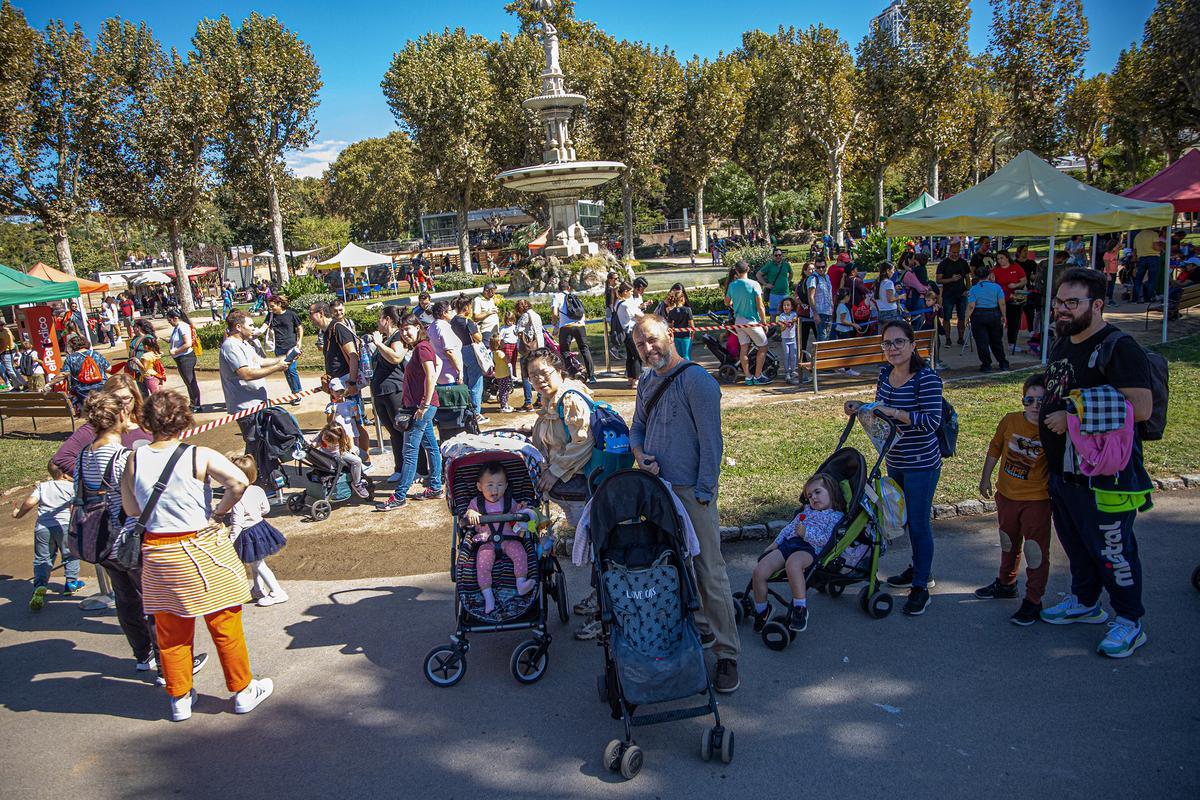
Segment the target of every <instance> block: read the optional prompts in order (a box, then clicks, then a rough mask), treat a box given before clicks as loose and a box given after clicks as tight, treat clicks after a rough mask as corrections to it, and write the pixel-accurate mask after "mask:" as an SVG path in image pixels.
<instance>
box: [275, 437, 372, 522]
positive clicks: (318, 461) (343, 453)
mask: <svg viewBox="0 0 1200 800" xmlns="http://www.w3.org/2000/svg"><path fill="white" fill-rule="evenodd" d="M303 461H304V463H305V464H307V465H308V466H309V467H310V469H309V470H308V472H307V473H306V476H307V478H308V480H309V482H310V483H309V486H308V487H307V488H306V489H305V490H304V491H303V492H297V493H295V494H293V495H292V496H291V497H289V498H288V509H289V510H291V512H292V513H293V514H299V513H301V512H302V511H304V509H305V508H306V507H308V506H309V505H310V503H311V507H312V509H311V513H312V517H313V519H315V520H317V521H320V520H323V519H328V518H329V515H330V514H332V513H333V504H334V503H340V502H342V501H344V500H349V499H350V497H351V496H352V495H354V496H357V497H359V498H360V499H362V500H370V499H371V496H372V495H373V494H374V493H375V486H374V484H373V483H372V482H371V479H370V478H368V477H365V476H364V475H363V462H362V459H360V458H359V457H358V454H357V453H355V452H354V447H353V445H352V444H351V442H350V437H349V436H347V435H346V431H345V430H344V429H343V428H342V426H340V425H338V424H337V423H336V422H332V423H330V424H328V425H326V426H325V427H324V428H322V429H321V430H320V432H319V433H318V434H317V438H316V439H314V440H313V442H312V444H310V445H307V446H305V448H304V457H303Z"/></svg>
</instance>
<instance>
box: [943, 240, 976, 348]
mask: <svg viewBox="0 0 1200 800" xmlns="http://www.w3.org/2000/svg"><path fill="white" fill-rule="evenodd" d="M961 253H962V245H960V244H959V243H958V242H951V243H950V253H949V254H948V255H947V256H946V257H945V258H943V259H942V261H941V263H940V264H938V267H937V282H938V284H939V285H940V286H941V287H942V319H943V325H942V328H943V330H945V332H946V344H947V345H949V344H950V318H951V317H952V316H953V315H954V314H958V343H959V344H962V343H963V333H964V332H965V331H966V329H967V289H969V288H971V265H970V264H968V263H967V260H966V259H965V258H963V257H962V255H961Z"/></svg>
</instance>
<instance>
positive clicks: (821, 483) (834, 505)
mask: <svg viewBox="0 0 1200 800" xmlns="http://www.w3.org/2000/svg"><path fill="white" fill-rule="evenodd" d="M800 500H801V502H803V503H805V505H804V508H803V509H802V510H801V511H800V513H799V514H797V515H796V518H795V519H793V520H792V521H791V522H790V523H788V526H787V527H786V528H784V529H783V530H782V531H780V532H779V535H778V536H776V537H775V543H774V544H772V545H771V547H770V548H768V549H767V552H766V553H764V554H763V556H762V557H761V558H760V559H759V560H758V563H757V564H756V565H755V566H754V573H753V575H752V576H751V579H750V582H751V586H752V588H753V591H754V631H755V632H756V633H761V632H762V629H763V627H764V626H766V624H767V618H768V617H769V616H770V613H771V606H770V603H769V602H767V581H768V580H769V579H770V577H771V576H772V575H774V574H775V573H776V572H778V571H779V570H781V569H783V570H786V571H787V578H788V585H789V586H790V587H791V589H792V607H791V608H790V609H788V615H787V617H788V619H787V626H788V630H790V631H794V632H796V633H799V632H800V631H803V630H805V629H806V628H808V598H807V591H808V589H807V586H806V584H805V581H804V571H805V570H806V569H808V568H809V566H811V565H812V563H813V562H814V561H816V559H817V554H818V553H820V552H821V550H822V549H823V548H824V547H825V545H826V544H828V542H829V539H830V538H831V537H832V536H833V532H834V530H835V529H836V528H837V525H838V523H839V522H841V521H842V517H844V516H845V513H846V500H845V498H844V497H843V496H842V491H841V489H840V488H838V484H837V481H835V480H834V479H833V477H832V476H830V475H827V474H825V473H824V472H818V473H817V474H816V475H813V476H812V477H811V478H809V479H808V482H807V483H805V484H804V493H803V494H802V495H801V498H800Z"/></svg>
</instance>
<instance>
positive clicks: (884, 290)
mask: <svg viewBox="0 0 1200 800" xmlns="http://www.w3.org/2000/svg"><path fill="white" fill-rule="evenodd" d="M877 292H878V293H877V294H876V295H875V307H876V308H878V309H879V310H880V311H895V310H896V308H897V306H896V303H895V301H893V302H890V303H889V302H888V299H887V297H888V292H891V294H892V296H893V297H895V296H896V284H895V283H894V282H892V280H891V279H890V278H885V279H884V280H881V281H880V282H879V286H878V288H877Z"/></svg>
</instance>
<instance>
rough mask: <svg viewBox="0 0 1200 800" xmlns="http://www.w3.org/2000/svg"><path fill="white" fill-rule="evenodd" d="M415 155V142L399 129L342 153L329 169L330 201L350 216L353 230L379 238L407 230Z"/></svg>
mask: <svg viewBox="0 0 1200 800" xmlns="http://www.w3.org/2000/svg"><path fill="white" fill-rule="evenodd" d="M413 159H414V153H413V144H412V142H411V141H410V140H409V138H408V137H407V136H406V135H405V134H404V133H402V132H400V131H392V132H391V133H389V134H388V135H387V136H385V137H383V138H381V139H363V140H362V141H361V142H355V143H354V144H352V145H350V146H349V147H347V148H346V149H345V150H343V151H342V152H341V153H339V154H338V157H337V160H336V161H334V162H333V163H332V164H330V165H329V169H328V170H326V172H325V183H326V185H327V186H328V193H329V199H328V203H327V205H328V208H329V210H330V211H331V213H333V214H335V215H339V216H345V217H348V218H349V224H350V236H352V237H353V238H355V239H359V240H366V241H376V242H377V241H384V240H388V239H396V238H400V237H401V236H403V235H404V232H405V231H406V230H407V229H408V220H409V219H412V218H414V217H415V213H414V212H415V211H416V197H417V194H416V192H415V191H414V188H415V187H414V180H415V177H414V171H413Z"/></svg>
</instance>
